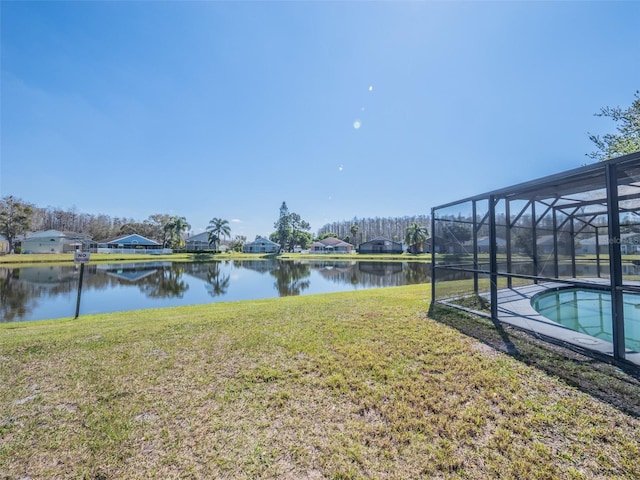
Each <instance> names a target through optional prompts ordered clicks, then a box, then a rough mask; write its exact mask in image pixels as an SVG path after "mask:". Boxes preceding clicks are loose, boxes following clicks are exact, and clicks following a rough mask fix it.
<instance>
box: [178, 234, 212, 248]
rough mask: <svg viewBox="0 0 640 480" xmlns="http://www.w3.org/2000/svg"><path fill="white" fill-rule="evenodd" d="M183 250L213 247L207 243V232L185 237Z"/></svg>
mask: <svg viewBox="0 0 640 480" xmlns="http://www.w3.org/2000/svg"><path fill="white" fill-rule="evenodd" d="M184 242H185V246H184V248H185V250H189V251H198V250H211V249H212V248H213V247H212V246H211V245H210V244H209V232H202V233H198V234H197V235H194V236H192V237H189V238H185V240H184Z"/></svg>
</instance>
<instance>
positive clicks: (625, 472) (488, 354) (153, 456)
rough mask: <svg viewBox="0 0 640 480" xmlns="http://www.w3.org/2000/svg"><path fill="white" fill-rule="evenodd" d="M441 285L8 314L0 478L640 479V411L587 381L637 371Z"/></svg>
mask: <svg viewBox="0 0 640 480" xmlns="http://www.w3.org/2000/svg"><path fill="white" fill-rule="evenodd" d="M429 292H430V287H429V286H428V285H416V286H409V287H396V288H386V289H376V290H360V291H354V292H347V293H336V294H326V295H310V296H301V297H284V298H277V299H269V300H260V301H247V302H236V303H216V304H211V305H201V306H193V307H180V308H171V309H158V310H147V311H131V312H123V313H115V314H104V315H94V316H85V317H82V318H80V319H78V320H71V319H63V320H58V321H43V322H31V323H16V324H4V325H0V366H1V368H0V385H2V395H1V396H0V478H11V479H13V478H31V479H51V478H65V479H66V478H79V479H82V478H85V479H112V478H123V479H124V478H126V479H148V478H162V479H168V478H180V479H183V478H194V479H195V478H202V479H211V478H240V479H243V478H247V479H249V478H274V479H276V478H277V479H280V478H288V479H297V478H328V479H348V478H353V479H356V478H389V479H392V478H393V479H407V478H469V479H483V478H500V479H503V478H504V479H523V478H540V479H542V478H548V479H556V478H561V479H562V478H567V479H569V478H577V479H581V478H583V479H591V478H612V479H613V478H616V479H619V478H629V479H634V478H639V477H640V420H638V418H637V416H636V415H634V414H633V413H632V412H629V411H626V413H625V410H624V409H622V408H616V406H615V405H616V403H615V401H613V400H612V399H611V398H609V399H606V398H605V397H602V396H598V395H594V394H593V392H592V393H589V392H590V390H589V386H590V385H596V386H602V388H614V387H615V386H616V385H617V386H618V387H619V388H620V389H621V390H620V392H621V393H620V395H621V396H623V397H624V401H625V402H627V403H633V402H638V405H640V386H639V385H638V382H637V379H636V378H635V377H633V376H630V375H626V374H624V372H619V371H617V370H615V369H614V368H613V367H611V366H607V365H604V366H601V367H599V368H590V367H592V366H593V364H592V363H591V362H589V361H584V362H582V363H580V362H577V363H580V365H577V364H576V360H575V358H573V357H566V356H564V355H563V354H562V353H561V352H557V351H554V350H546V349H543V348H542V347H540V346H538V345H537V344H535V342H533V343H531V345H532V346H531V347H527V348H529V349H527V348H525V346H526V345H529V341H528V340H527V339H526V337H516V336H514V335H512V334H511V333H510V332H508V331H505V330H503V329H496V327H495V326H494V325H492V324H491V323H490V322H485V323H483V322H482V321H475V320H474V319H472V318H471V317H468V316H464V317H463V316H460V315H459V314H455V315H454V314H453V313H451V312H449V311H446V312H439V314H438V315H437V317H438V319H439V321H435V320H433V319H431V318H429V316H428V315H427V312H428V311H429V298H428V295H429ZM454 327H455V328H454ZM465 328H466V329H467V331H466V332H465ZM474 328H475V331H472V330H473V329H474ZM465 333H472V334H473V336H469V335H467V334H465ZM506 336H508V337H509V341H510V342H511V343H512V346H513V348H512V355H506V354H504V353H501V352H500V351H499V350H497V349H494V348H491V347H490V346H489V345H490V343H491V340H495V341H496V342H497V344H498V345H497V346H498V347H500V345H501V343H500V342H503V343H504V342H505V337H506ZM534 347H535V348H534ZM536 349H537V350H536ZM514 351H515V352H516V354H513V352H514ZM536 355H538V356H540V357H541V359H540V361H539V362H538V364H537V365H536V364H535V363H533V362H530V361H528V360H531V359H532V358H534V357H535V356H536ZM547 364H548V365H547ZM556 364H557V368H556V371H555V372H554V371H553V370H552V369H551V367H552V366H554V365H556ZM570 366H573V367H572V368H569V367H570ZM565 370H571V372H572V375H573V376H574V377H580V378H581V379H582V383H579V382H575V381H567V380H566V379H564V377H562V376H561V375H559V373H561V372H562V371H565ZM591 376H592V377H594V378H591ZM598 382H601V383H598ZM622 385H624V388H623V387H622ZM605 400H606V401H605Z"/></svg>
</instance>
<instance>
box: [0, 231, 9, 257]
mask: <svg viewBox="0 0 640 480" xmlns="http://www.w3.org/2000/svg"><path fill="white" fill-rule="evenodd" d="M5 253H9V240H7V238H6V237H5V236H4V235H0V255H4V254H5Z"/></svg>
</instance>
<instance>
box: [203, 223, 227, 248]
mask: <svg viewBox="0 0 640 480" xmlns="http://www.w3.org/2000/svg"><path fill="white" fill-rule="evenodd" d="M207 230H208V231H209V245H213V249H214V250H217V249H218V244H219V243H220V237H228V236H229V235H230V234H231V227H229V222H228V221H227V220H223V219H221V218H212V219H211V221H210V222H209V226H208V227H207Z"/></svg>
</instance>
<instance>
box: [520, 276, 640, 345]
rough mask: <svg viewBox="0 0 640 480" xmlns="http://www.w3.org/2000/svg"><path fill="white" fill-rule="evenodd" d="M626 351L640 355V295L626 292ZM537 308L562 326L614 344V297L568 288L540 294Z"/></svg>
mask: <svg viewBox="0 0 640 480" xmlns="http://www.w3.org/2000/svg"><path fill="white" fill-rule="evenodd" d="M623 303H624V337H625V346H626V348H628V349H630V350H633V351H636V352H640V294H635V293H624V294H623ZM531 305H532V306H533V308H534V309H535V310H536V311H537V312H538V313H540V315H543V316H544V317H546V318H548V319H549V320H553V321H554V322H556V323H559V324H560V325H562V326H564V327H566V328H570V329H571V330H575V331H576V332H581V333H584V334H587V335H590V336H592V337H595V338H598V339H600V340H603V341H605V342H612V341H613V336H612V333H611V331H612V322H611V294H610V293H609V292H604V291H599V290H589V289H584V288H565V289H560V290H551V291H547V292H543V293H540V294H538V295H536V296H535V297H533V298H532V299H531Z"/></svg>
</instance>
